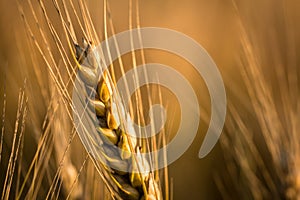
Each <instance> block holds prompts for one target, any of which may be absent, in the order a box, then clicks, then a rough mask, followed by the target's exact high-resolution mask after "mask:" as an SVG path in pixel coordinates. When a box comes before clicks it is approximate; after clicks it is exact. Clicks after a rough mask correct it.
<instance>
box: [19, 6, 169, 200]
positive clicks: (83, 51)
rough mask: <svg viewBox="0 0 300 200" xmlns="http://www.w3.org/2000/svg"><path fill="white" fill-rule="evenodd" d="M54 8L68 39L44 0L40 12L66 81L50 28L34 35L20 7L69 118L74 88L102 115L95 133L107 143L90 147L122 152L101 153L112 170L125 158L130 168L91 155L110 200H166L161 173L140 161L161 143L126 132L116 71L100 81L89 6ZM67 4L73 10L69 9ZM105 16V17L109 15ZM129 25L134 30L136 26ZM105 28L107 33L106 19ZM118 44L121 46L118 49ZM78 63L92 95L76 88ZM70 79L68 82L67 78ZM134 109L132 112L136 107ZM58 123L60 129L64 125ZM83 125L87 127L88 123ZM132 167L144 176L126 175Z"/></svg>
mask: <svg viewBox="0 0 300 200" xmlns="http://www.w3.org/2000/svg"><path fill="white" fill-rule="evenodd" d="M130 2H131V1H130ZM53 3H54V4H53V5H54V6H55V9H56V11H57V12H58V16H59V18H60V22H61V30H63V32H64V37H61V36H60V35H59V33H58V32H59V29H57V28H55V27H54V26H53V24H52V21H51V19H50V17H49V15H48V11H49V9H48V7H47V6H46V5H45V4H44V2H43V1H40V2H39V4H40V8H41V10H42V12H43V16H44V17H45V21H46V25H47V28H48V30H49V32H50V36H51V37H52V38H53V40H54V44H55V47H56V49H57V52H58V54H59V59H60V60H61V63H62V65H63V66H65V72H66V76H64V75H63V74H62V73H61V67H62V65H58V64H57V62H56V61H55V56H54V55H53V51H52V50H51V49H50V48H51V47H50V42H49V41H50V39H49V38H48V36H47V32H46V31H45V29H43V28H42V27H41V25H38V31H37V32H34V31H33V27H32V26H31V25H30V24H29V22H28V20H27V18H26V15H25V14H24V11H23V8H22V6H20V5H19V10H20V13H21V15H22V17H23V20H24V24H25V27H26V29H27V31H28V34H29V36H30V38H31V39H33V40H32V41H33V44H34V46H35V48H36V49H37V51H38V52H39V53H40V55H41V56H42V58H43V60H44V62H45V63H46V66H47V68H48V70H49V72H50V77H51V78H52V80H53V82H54V83H55V85H56V91H57V93H58V95H59V96H60V98H61V103H62V104H63V105H64V106H65V107H66V110H65V111H66V113H67V116H68V117H70V118H71V117H72V113H71V111H75V109H74V107H73V105H72V99H71V96H70V94H69V92H68V90H69V87H70V86H74V87H75V90H76V92H85V93H86V99H87V102H83V104H84V105H83V106H84V107H85V109H87V110H88V109H90V110H95V111H96V114H97V116H98V117H100V118H101V120H100V122H99V124H100V126H98V127H95V128H96V129H97V130H98V134H99V135H100V136H101V138H102V143H100V144H99V141H93V138H92V137H91V138H87V140H89V143H94V145H96V146H101V145H116V146H118V147H119V148H121V149H122V150H123V151H122V154H120V155H118V154H115V152H105V151H103V150H102V151H101V152H100V153H101V154H102V155H101V156H102V157H104V158H105V160H106V161H108V162H109V163H110V164H111V165H113V163H114V162H115V160H116V159H115V158H121V159H122V160H123V161H124V162H123V163H124V167H125V168H126V169H125V168H124V172H125V173H124V172H123V171H122V170H121V171H120V170H115V169H114V168H113V167H111V168H110V167H107V166H105V165H103V163H101V162H99V160H98V159H99V158H97V157H95V156H94V155H92V154H95V152H89V155H90V158H91V160H92V161H93V163H94V165H95V167H96V169H97V171H98V172H99V174H100V176H101V177H102V179H103V181H104V183H105V184H106V186H107V188H108V190H109V191H110V193H111V194H110V195H111V197H112V198H124V199H140V198H145V199H161V198H162V192H161V189H160V184H161V183H160V181H159V176H158V172H155V173H152V172H149V169H147V168H150V166H149V163H148V161H147V160H141V158H139V151H140V149H142V151H145V150H146V149H148V151H151V150H153V149H151V148H153V147H154V148H156V146H155V143H156V139H154V140H153V141H152V139H151V140H149V141H148V140H146V141H143V142H142V141H137V140H136V139H133V138H132V137H129V135H128V134H127V133H126V132H127V131H128V130H129V129H128V127H126V126H128V124H130V123H129V121H128V120H129V118H128V117H126V118H124V117H123V116H121V115H120V112H122V111H120V110H122V104H120V103H117V102H116V100H115V99H114V97H113V96H112V91H113V90H114V89H115V86H114V84H115V75H114V74H115V70H114V68H113V66H112V67H111V71H110V72H109V71H105V72H103V76H102V79H101V80H99V78H98V74H97V72H96V71H95V70H99V68H97V66H98V65H99V63H97V61H96V59H95V57H94V55H93V53H94V49H95V45H96V44H99V42H100V41H99V39H98V36H97V33H96V31H95V28H94V26H93V23H92V21H91V17H90V14H89V12H88V9H87V7H86V5H85V3H84V2H81V1H79V10H80V14H78V13H77V11H76V9H75V6H74V4H73V2H72V1H70V2H65V1H62V2H61V3H58V2H57V1H53ZM67 4H68V6H70V7H68V6H67ZM29 5H30V8H31V12H32V14H33V16H34V20H35V23H36V24H40V22H39V19H38V17H37V14H36V12H35V10H34V8H33V5H32V3H31V1H29ZM69 8H71V9H70V11H71V13H70V11H69ZM104 10H105V11H106V10H109V8H108V6H107V5H106V1H104ZM104 13H105V16H106V12H104ZM71 15H73V16H74V18H75V22H76V23H77V24H78V25H79V27H80V30H81V32H82V34H83V38H85V40H84V41H83V47H80V46H79V45H78V44H79V43H78V40H77V38H76V35H75V28H74V27H73V24H75V23H74V21H71V20H73V18H72V17H70V16H71ZM109 22H110V27H111V29H112V31H113V26H112V20H111V18H110V19H109ZM130 26H132V24H131V25H130ZM105 27H106V28H107V25H106V17H105ZM106 28H105V31H104V32H105V37H106V38H107V30H106ZM37 33H39V34H40V38H41V39H40V40H39V39H36V37H37V35H36V34H37ZM63 43H64V44H67V46H68V48H65V47H64V44H63ZM115 45H116V46H117V44H115ZM67 49H69V50H70V51H71V56H69V55H68V52H67ZM132 55H133V62H134V63H135V59H136V58H135V54H134V53H133V54H132ZM143 59H144V58H143ZM118 60H119V63H120V64H121V72H122V73H123V74H124V67H122V66H123V62H122V60H121V58H119V59H118ZM73 63H75V66H77V68H78V71H79V75H80V79H81V80H82V81H83V83H84V87H85V88H86V89H88V90H87V91H82V90H80V88H76V85H75V84H74V81H73V80H72V79H73V78H74V76H75V74H76V69H75V68H74V67H73V66H74V64H73ZM134 66H136V64H134ZM65 77H67V79H66V78H65ZM91 85H98V87H97V88H96V90H97V91H94V90H93V88H89V86H91ZM91 91H92V92H94V95H95V96H96V98H95V99H93V98H91V97H90V95H88V94H89V92H91ZM136 99H137V101H138V102H139V104H138V108H137V110H138V111H139V114H138V121H143V122H144V119H143V115H142V114H141V113H142V107H143V104H142V99H141V94H139V93H138V94H137V96H136ZM56 104H57V103H56ZM54 105H55V104H54ZM130 107H131V109H132V105H131V106H130ZM70 108H71V109H70ZM54 112H55V109H54ZM129 113H131V115H132V113H133V111H132V110H131V111H130V112H129ZM128 116H129V115H128ZM79 117H80V116H79ZM57 123H58V124H59V122H57ZM82 125H83V126H85V125H84V124H82ZM77 126H78V124H74V127H75V129H76V127H77ZM130 130H133V129H130ZM87 134H88V133H87ZM81 137H82V136H81ZM85 137H86V136H85ZM70 142H71V141H70ZM111 143H112V144H111ZM160 143H161V142H160ZM69 144H70V143H69ZM69 144H68V146H69ZM149 144H151V145H149ZM153 144H154V146H153ZM65 145H66V144H65ZM54 147H55V149H56V151H57V152H61V151H62V149H60V148H59V145H55V146H54ZM59 149H60V150H59ZM66 151H67V150H66ZM66 151H65V152H66ZM64 154H65V153H64ZM65 158H68V156H67V157H66V156H65V155H63V160H64V163H65V164H66V163H68V162H67V161H66V159H65ZM84 163H85V162H84ZM83 165H84V164H83ZM118 167H120V166H118ZM128 167H129V168H136V169H135V170H134V171H140V172H135V173H130V174H128V173H126V171H127V168H128ZM67 168H69V169H71V168H72V166H71V165H70V167H67ZM140 168H146V169H147V170H146V172H141V169H140ZM144 170H145V169H144ZM80 171H81V170H80ZM63 174H64V173H63V171H62V169H61V168H59V170H58V171H57V172H56V175H55V179H54V180H53V182H52V184H51V187H50V190H49V191H48V194H47V198H53V197H54V195H55V191H56V188H60V187H61V186H60V185H59V182H58V180H59V179H58V177H64V176H63ZM79 174H80V172H79ZM165 174H166V177H167V171H165ZM64 180H66V178H64ZM77 180H78V178H76V180H74V181H77ZM23 188H24V186H22V188H21V192H20V194H22V191H23ZM72 189H73V188H72ZM166 190H167V188H166ZM19 197H20V196H19ZM67 197H68V198H69V197H70V195H68V196H67ZM166 197H167V198H168V195H166Z"/></svg>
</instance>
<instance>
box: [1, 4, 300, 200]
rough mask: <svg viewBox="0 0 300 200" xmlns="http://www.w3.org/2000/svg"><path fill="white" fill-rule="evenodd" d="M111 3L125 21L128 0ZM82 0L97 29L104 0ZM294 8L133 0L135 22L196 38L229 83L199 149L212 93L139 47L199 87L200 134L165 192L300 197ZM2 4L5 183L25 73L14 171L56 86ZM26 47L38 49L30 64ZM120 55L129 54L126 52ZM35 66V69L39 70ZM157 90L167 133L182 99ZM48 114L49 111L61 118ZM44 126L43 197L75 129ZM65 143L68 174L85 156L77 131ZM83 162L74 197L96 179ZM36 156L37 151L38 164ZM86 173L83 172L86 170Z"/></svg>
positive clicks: (181, 64) (124, 24) (30, 149)
mask: <svg viewBox="0 0 300 200" xmlns="http://www.w3.org/2000/svg"><path fill="white" fill-rule="evenodd" d="M20 4H21V5H22V8H23V9H24V12H25V13H27V17H28V20H29V21H30V22H31V23H30V24H31V25H32V26H33V28H32V29H33V31H35V32H38V29H37V28H36V27H34V26H35V24H34V20H33V16H32V15H30V13H31V11H30V7H29V4H28V3H26V2H21V3H20ZM32 4H33V9H34V10H35V11H36V12H37V14H38V15H41V16H42V12H41V9H40V7H39V5H38V3H37V2H32ZM45 5H46V8H47V11H48V15H49V16H51V17H52V18H51V19H52V22H53V24H54V26H55V25H57V24H59V18H58V16H57V13H56V12H55V10H54V6H53V4H52V3H51V2H45ZM109 5H110V11H111V13H110V14H111V18H112V20H113V24H114V27H115V31H116V32H117V33H118V32H122V31H125V30H128V28H129V20H128V18H129V3H128V2H127V1H117V0H109ZM87 6H88V8H89V11H90V14H91V18H92V21H93V23H94V25H95V28H96V32H97V33H98V34H99V35H100V36H101V37H102V38H103V1H96V0H95V1H94V0H89V1H87ZM299 9H300V2H299V1H296V0H289V1H286V0H275V1H271V0H265V1H258V0H254V1H237V2H234V1H221V0H211V1H205V0H189V1H177V0H176V1H174V0H172V1H171V0H165V1H159V0H152V1H144V0H141V1H139V17H140V25H141V27H149V26H150V27H163V28H169V29H173V30H176V31H179V32H182V33H184V34H186V35H188V36H189V37H191V38H193V39H194V40H196V41H197V42H198V43H199V44H201V45H202V46H203V47H204V48H205V49H206V50H207V52H208V53H209V54H210V56H211V57H212V59H213V60H214V61H215V63H216V65H217V66H218V68H219V70H220V73H221V75H222V77H223V80H224V84H225V87H226V94H227V101H228V105H227V106H228V109H227V110H228V112H227V116H226V122H225V127H224V130H223V133H222V135H221V139H220V141H219V142H218V143H217V145H216V146H215V148H214V149H213V150H212V151H211V152H210V153H209V154H208V155H207V156H206V157H205V158H203V159H199V158H198V151H199V149H200V146H201V144H202V141H203V139H204V136H205V133H206V130H207V128H208V123H209V118H210V99H209V94H208V90H207V88H206V86H205V83H204V82H203V80H202V78H201V76H200V75H198V74H197V73H196V71H195V70H194V69H193V67H192V66H191V65H190V64H189V63H187V62H186V61H185V60H184V59H182V58H180V57H178V56H175V55H172V54H169V53H166V52H159V51H151V50H147V51H146V60H147V62H157V63H162V64H166V65H168V66H171V67H173V68H174V69H176V70H178V71H179V72H180V73H181V74H183V75H184V76H185V77H186V78H187V79H188V80H189V81H190V83H191V85H192V86H193V89H194V90H195V91H196V94H197V98H198V101H199V103H200V105H199V108H200V110H201V121H200V123H199V130H198V134H197V136H196V138H195V139H194V142H193V144H192V145H191V146H190V148H189V149H188V150H187V151H186V152H185V153H184V154H183V155H182V156H181V157H180V158H179V159H178V160H176V161H175V162H174V163H172V164H171V165H170V166H169V179H170V183H171V188H172V191H171V193H172V195H173V198H174V199H175V200H177V199H299V198H300V168H299V166H300V165H299V164H300V163H299V160H300V149H299V144H298V143H299V142H298V141H300V140H299V137H300V136H299V134H298V128H299V125H298V124H300V123H299V122H300V121H299V119H300V118H299V117H300V116H299V115H300V112H299V109H300V108H299V101H300V100H299V96H298V94H299V79H298V77H300V76H299V61H300V60H299V59H300V58H299V56H298V54H299V47H300V40H299V39H300V37H299V36H300V35H299V34H300V32H299V30H300V29H299V28H300V27H299V23H298V19H300V14H299V12H298V10H299ZM0 11H1V12H0V13H1V16H0V31H1V38H0V67H1V68H0V72H1V73H0V82H1V88H0V105H1V106H0V108H1V110H3V105H2V104H3V102H4V98H6V111H5V117H4V119H5V120H4V122H3V121H2V120H1V128H2V127H4V128H5V131H4V139H3V142H2V141H1V142H2V144H3V147H2V148H3V151H2V158H1V165H0V166H1V170H0V171H1V173H0V175H1V176H0V181H1V182H0V185H1V186H0V188H2V187H3V184H4V181H5V177H6V169H7V165H8V160H9V156H10V153H11V151H12V150H11V147H12V146H13V144H12V142H13V133H14V127H15V122H16V113H17V110H18V95H19V91H20V88H23V87H24V79H25V78H26V91H27V96H28V113H27V117H26V129H25V131H24V149H23V159H22V160H23V161H20V162H21V163H22V165H23V167H22V170H23V171H24V172H22V170H20V171H21V172H20V173H21V174H22V173H25V172H26V170H27V169H28V168H29V166H30V164H31V161H32V159H33V158H34V155H36V151H37V149H38V145H39V144H40V143H39V141H40V139H41V138H42V136H43V133H45V130H44V129H43V123H45V119H46V123H48V122H49V120H50V118H47V116H46V113H47V110H48V109H49V108H50V107H51V108H52V107H55V106H54V105H55V102H54V103H53V102H52V101H50V100H49V99H51V98H53V96H52V97H51V94H53V93H52V91H53V90H54V89H53V85H51V84H54V83H53V81H52V80H50V79H51V78H50V77H49V72H48V70H47V68H46V67H45V64H44V63H43V61H42V59H41V58H40V57H39V56H36V55H37V54H38V53H37V52H34V51H33V49H32V48H29V47H30V45H32V44H30V37H29V36H28V32H27V31H26V27H25V26H24V22H23V21H22V17H21V14H20V12H19V11H18V7H17V2H16V1H8V0H2V1H1V2H0ZM28 13H29V14H28ZM39 19H40V16H39ZM43 25H44V24H42V26H43ZM57 27H59V26H58V25H57ZM43 28H44V30H45V32H49V30H48V29H47V28H46V26H45V25H44V26H43ZM60 34H62V33H60ZM110 34H111V33H110ZM38 37H39V36H38ZM38 37H37V38H38ZM33 55H34V58H36V60H35V61H34V65H35V66H34V67H33V64H32V62H33V61H32V56H33ZM54 55H55V56H58V54H55V53H54ZM124 59H125V60H126V56H124ZM36 69H39V72H38V73H36ZM4 94H6V97H4ZM163 97H164V103H165V104H166V105H167V106H168V105H169V107H170V110H169V111H168V114H169V115H168V122H167V131H169V132H170V134H171V137H172V133H176V129H177V128H178V123H179V122H180V108H179V105H178V102H177V100H176V98H175V96H174V95H172V94H171V93H170V92H169V91H168V90H167V89H163ZM47 98H49V99H48V100H47ZM56 103H58V102H56ZM58 104H59V103H58ZM170 105H172V106H170ZM173 105H174V106H173ZM59 109H60V113H63V114H64V113H65V111H64V110H63V109H64V108H63V107H59ZM1 114H3V112H2V111H1ZM55 116H56V115H54V120H61V118H59V117H56V118H55ZM59 116H60V117H61V116H62V114H60V115H59ZM20 123H21V122H20ZM66 124H70V121H68V120H66ZM50 127H51V128H49V129H50V130H49V132H53V136H51V138H50V139H49V145H50V144H51V143H55V144H53V145H51V146H53V147H52V148H49V150H47V149H46V150H47V151H49V152H47V151H45V152H44V154H42V153H40V154H39V157H43V158H42V159H41V160H43V159H45V158H44V157H47V156H49V158H48V159H47V163H48V165H47V166H45V168H49V169H46V170H45V172H44V173H43V174H44V175H45V177H46V178H45V177H44V178H43V179H42V182H41V183H39V184H40V185H38V184H37V185H38V187H37V185H36V188H37V190H38V191H36V193H37V194H36V195H37V196H35V197H42V199H43V198H44V197H45V195H46V194H47V190H49V185H51V184H50V183H51V181H49V180H52V178H51V177H54V175H55V172H56V169H57V163H58V161H59V160H60V159H59V158H60V157H61V156H62V155H60V153H58V152H60V151H62V152H63V150H64V148H65V146H67V142H54V141H56V140H59V138H61V137H62V136H63V137H62V138H64V139H65V140H66V141H67V139H68V137H69V134H67V133H65V132H67V131H68V130H69V132H72V127H71V124H70V125H69V126H66V127H55V126H54V127H52V126H50ZM20 129H21V128H20ZM56 134H57V135H56ZM59 146H61V147H59ZM68 152H69V154H70V160H69V161H66V164H65V165H66V166H67V165H68V164H70V166H72V167H71V168H70V169H72V170H69V171H68V172H67V174H68V175H69V177H73V176H74V177H76V175H74V174H76V173H78V171H80V169H81V166H83V165H82V164H83V163H84V162H85V161H86V152H85V150H84V148H83V147H82V144H81V143H80V140H79V138H78V136H76V135H75V138H74V141H73V142H72V144H71V147H70V151H68ZM86 162H87V163H88V164H85V165H84V167H83V172H82V174H83V175H80V177H79V180H81V181H82V182H80V181H79V182H78V186H76V187H77V188H76V190H78V196H76V194H74V196H73V198H79V197H80V195H82V193H88V192H87V191H89V190H94V189H95V188H98V187H100V188H101V187H103V186H101V181H100V177H98V176H97V173H96V172H94V171H93V172H91V171H92V168H93V166H92V163H91V162H90V161H89V160H88V161H86ZM44 163H45V160H44ZM38 165H39V162H38V161H37V162H36V163H35V167H37V166H38ZM41 168H43V167H41ZM17 169H18V168H17ZM17 169H16V171H18V170H17ZM73 173H74V174H73ZM84 174H86V176H85V175H84ZM15 177H16V176H15ZM21 177H22V176H21ZM34 177H35V175H31V176H30V180H34ZM37 177H39V176H38V175H37ZM41 177H43V176H41ZM74 177H73V179H74ZM88 178H90V180H85V179H88ZM15 179H16V180H15ZM21 179H22V178H21ZM70 179H72V178H70ZM73 179H72V180H73ZM72 180H70V181H71V182H72ZM17 182H18V181H17V178H14V180H13V182H12V185H13V186H12V188H13V189H12V190H11V193H12V197H14V196H15V195H14V194H13V193H16V191H17V190H18V187H19V186H18V185H17ZM20 182H21V181H20ZM92 182H93V187H91V188H85V187H86V186H85V185H86V183H92ZM95 182H97V183H95ZM19 184H20V183H19ZM80 184H82V185H80ZM66 185H67V184H66ZM31 187H33V188H34V186H30V185H26V186H25V190H28V191H30V190H34V189H31ZM62 187H64V186H62ZM65 187H68V186H65ZM73 187H74V186H73ZM80 188H81V189H80ZM82 188H83V189H82ZM79 190H83V192H82V191H79ZM96 190H97V189H96ZM74 191H75V190H74ZM99 191H100V190H98V191H96V192H95V191H93V193H97V192H99ZM33 193H34V192H33ZM75 193H76V192H75ZM66 196H67V195H66V194H63V192H62V194H60V195H59V196H58V198H59V199H64V198H66ZM22 197H23V196H22ZM24 197H25V196H24ZM27 197H28V196H27ZM32 197H34V195H33V196H32ZM38 199H40V198H38Z"/></svg>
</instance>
